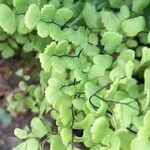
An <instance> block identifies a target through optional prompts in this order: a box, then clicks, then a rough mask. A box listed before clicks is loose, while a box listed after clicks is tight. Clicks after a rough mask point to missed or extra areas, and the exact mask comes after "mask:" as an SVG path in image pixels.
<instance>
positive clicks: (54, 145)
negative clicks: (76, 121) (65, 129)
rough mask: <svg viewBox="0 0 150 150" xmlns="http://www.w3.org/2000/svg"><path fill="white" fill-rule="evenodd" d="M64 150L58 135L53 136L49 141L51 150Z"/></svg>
mask: <svg viewBox="0 0 150 150" xmlns="http://www.w3.org/2000/svg"><path fill="white" fill-rule="evenodd" d="M59 149H61V150H65V147H64V145H63V143H62V140H61V137H60V135H53V136H52V140H51V150H59Z"/></svg>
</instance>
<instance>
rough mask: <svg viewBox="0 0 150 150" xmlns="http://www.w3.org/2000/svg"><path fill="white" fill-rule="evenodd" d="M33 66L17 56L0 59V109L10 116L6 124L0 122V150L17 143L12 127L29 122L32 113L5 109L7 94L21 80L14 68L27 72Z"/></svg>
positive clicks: (18, 141)
mask: <svg viewBox="0 0 150 150" xmlns="http://www.w3.org/2000/svg"><path fill="white" fill-rule="evenodd" d="M31 62H32V61H31ZM33 67H34V65H33V64H29V63H28V64H26V63H24V61H22V60H21V59H20V58H17V57H16V58H12V59H9V60H4V59H1V60H0V109H3V110H5V111H6V113H8V115H10V118H11V122H10V123H9V124H8V125H6V126H4V125H3V124H2V122H0V150H11V149H12V148H13V147H15V146H16V145H17V144H19V143H20V142H21V141H20V140H19V139H18V138H16V137H15V136H14V133H13V132H14V129H15V128H17V127H18V128H23V127H24V126H25V125H26V124H29V122H30V120H31V118H32V114H31V113H30V112H29V111H26V112H24V113H21V114H17V113H15V112H12V113H11V114H10V113H9V112H7V110H6V105H7V96H8V95H9V94H10V93H13V92H14V91H15V90H16V89H17V88H18V83H19V81H20V80H22V79H21V77H19V76H17V75H16V74H15V72H16V70H18V69H19V68H23V69H24V71H25V73H27V74H29V72H30V71H31V70H34V69H33ZM30 82H37V81H30ZM6 119H7V118H6Z"/></svg>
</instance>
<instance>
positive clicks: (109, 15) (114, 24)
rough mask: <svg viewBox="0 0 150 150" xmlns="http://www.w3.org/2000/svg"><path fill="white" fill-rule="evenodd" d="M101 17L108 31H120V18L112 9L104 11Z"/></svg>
mask: <svg viewBox="0 0 150 150" xmlns="http://www.w3.org/2000/svg"><path fill="white" fill-rule="evenodd" d="M100 15H101V19H102V23H103V24H104V27H105V28H106V30H107V31H114V32H116V31H118V30H119V29H120V23H121V22H120V20H119V19H118V18H117V16H116V15H115V14H114V13H113V12H110V11H102V13H101V14H100Z"/></svg>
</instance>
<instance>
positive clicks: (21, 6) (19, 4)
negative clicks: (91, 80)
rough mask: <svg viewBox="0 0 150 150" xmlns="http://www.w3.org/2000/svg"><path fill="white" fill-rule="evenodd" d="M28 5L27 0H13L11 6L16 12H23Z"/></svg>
mask: <svg viewBox="0 0 150 150" xmlns="http://www.w3.org/2000/svg"><path fill="white" fill-rule="evenodd" d="M28 5H29V1H28V0H21V1H20V0H13V6H14V7H15V10H16V12H17V13H18V14H19V13H24V12H25V11H26V10H27V9H28Z"/></svg>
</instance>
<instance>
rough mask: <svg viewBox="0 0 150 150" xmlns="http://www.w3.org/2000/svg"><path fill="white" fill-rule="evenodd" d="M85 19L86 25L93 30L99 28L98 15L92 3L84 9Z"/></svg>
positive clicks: (87, 4)
mask: <svg viewBox="0 0 150 150" xmlns="http://www.w3.org/2000/svg"><path fill="white" fill-rule="evenodd" d="M83 17H84V20H85V23H86V25H87V26H88V27H89V28H91V29H93V28H98V13H97V11H96V8H95V6H94V5H93V4H91V3H86V4H85V7H84V9H83Z"/></svg>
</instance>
